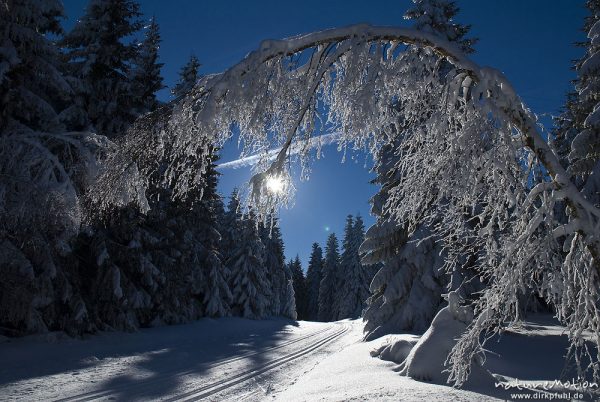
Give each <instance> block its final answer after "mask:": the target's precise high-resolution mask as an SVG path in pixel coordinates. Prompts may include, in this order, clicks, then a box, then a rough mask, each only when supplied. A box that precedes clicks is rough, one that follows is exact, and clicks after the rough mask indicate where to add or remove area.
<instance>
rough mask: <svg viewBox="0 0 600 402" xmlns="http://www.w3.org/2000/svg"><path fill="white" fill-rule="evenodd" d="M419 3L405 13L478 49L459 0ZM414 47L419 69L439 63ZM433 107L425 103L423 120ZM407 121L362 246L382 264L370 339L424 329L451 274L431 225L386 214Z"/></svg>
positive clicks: (389, 156)
mask: <svg viewBox="0 0 600 402" xmlns="http://www.w3.org/2000/svg"><path fill="white" fill-rule="evenodd" d="M414 3H415V6H414V8H412V9H410V10H409V11H407V12H406V14H405V18H406V19H410V20H413V21H414V26H415V28H416V29H419V30H422V31H424V32H430V33H432V34H434V35H439V36H441V37H443V38H445V39H447V40H448V41H450V42H456V43H458V44H459V46H460V47H461V50H463V51H464V52H465V53H471V52H473V47H472V46H473V44H474V43H475V42H476V40H475V39H468V38H466V37H465V36H466V35H467V34H468V31H469V28H470V27H469V26H465V25H461V24H458V23H456V22H454V21H453V18H454V17H455V16H456V14H457V13H458V11H459V10H458V8H457V7H456V5H455V3H454V2H452V1H447V0H415V1H414ZM409 52H410V53H412V56H413V58H412V59H411V60H409V63H410V64H412V66H413V68H415V71H419V69H421V68H422V66H423V64H431V65H437V64H439V63H440V60H439V59H438V58H437V57H435V56H434V55H431V54H427V52H426V51H425V50H423V49H421V48H418V47H412V48H410V49H409ZM442 63H443V64H442V66H441V67H439V68H440V69H441V70H444V71H443V72H442V73H441V74H437V77H436V79H438V80H440V81H443V80H445V79H446V77H445V76H444V74H445V73H448V71H449V70H450V69H451V68H452V65H451V64H450V63H448V62H444V61H442ZM410 64H409V65H410ZM417 66H418V67H417ZM416 90H419V91H421V96H429V97H430V98H429V102H434V100H433V98H435V97H436V96H437V94H436V93H435V92H433V91H428V90H427V89H426V88H421V89H416ZM394 107H395V108H399V109H401V108H403V107H405V106H404V105H403V104H402V102H398V103H396V104H395V105H394ZM429 111H430V109H423V111H422V113H423V114H422V116H421V118H422V119H423V120H424V119H426V118H427V114H428V113H429ZM402 123H403V122H402V121H400V122H399V124H398V125H397V127H398V128H399V130H392V138H391V139H390V141H389V143H387V144H385V145H384V146H383V147H382V148H381V149H380V150H379V155H378V158H377V164H376V167H375V171H376V172H377V178H376V179H375V182H376V183H378V184H380V185H381V189H380V190H379V192H378V193H377V194H376V195H375V196H374V197H373V198H372V199H371V205H372V209H371V213H372V214H374V215H375V216H377V222H376V223H375V224H374V225H373V226H372V227H371V228H369V230H368V231H367V234H366V239H367V241H366V242H365V243H364V244H363V245H362V247H361V252H362V253H364V254H365V259H364V260H363V262H365V263H370V264H381V268H380V270H379V271H378V272H377V274H376V275H375V277H374V280H373V282H372V283H371V284H370V286H371V287H370V292H371V296H370V298H369V301H368V308H367V310H366V311H365V315H364V321H365V328H364V331H365V339H366V340H371V339H375V338H377V337H380V336H382V335H385V334H388V333H392V332H400V331H406V330H414V331H424V330H425V329H426V328H427V327H428V326H429V323H430V322H431V320H432V319H433V317H434V315H435V313H436V312H437V311H438V310H439V308H440V306H441V305H442V304H443V303H444V301H443V299H442V293H443V290H444V287H445V286H447V285H448V277H447V276H446V275H444V273H443V272H442V271H443V265H444V259H443V258H439V257H438V256H436V254H439V253H440V252H441V247H439V246H436V245H435V240H434V239H430V238H429V237H430V236H431V235H432V233H431V231H430V230H429V229H428V228H426V227H421V228H419V229H417V230H416V231H415V233H412V234H410V233H408V231H407V228H406V227H403V225H402V224H400V223H399V222H396V221H395V220H394V219H390V216H389V214H388V215H386V214H385V205H386V203H387V202H388V199H389V190H390V189H392V188H394V187H395V186H397V185H398V182H399V180H400V179H401V177H400V176H401V175H402V174H403V172H402V171H401V170H400V169H398V168H397V166H396V165H397V163H398V160H399V158H400V157H401V153H400V152H399V146H400V145H401V140H400V139H396V138H394V137H401V136H402V135H403V131H405V130H410V129H412V127H410V126H405V125H404V124H402ZM416 236H425V237H416ZM422 240H424V241H422ZM428 253H432V255H430V256H429V255H428ZM432 264H436V265H432ZM456 271H457V272H455V274H454V279H455V282H456V284H454V286H455V287H457V286H461V285H462V282H463V279H465V278H463V275H461V273H460V272H458V271H460V269H456ZM459 277H460V278H459Z"/></svg>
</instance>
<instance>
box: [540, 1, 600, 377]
mask: <svg viewBox="0 0 600 402" xmlns="http://www.w3.org/2000/svg"><path fill="white" fill-rule="evenodd" d="M586 7H587V8H588V10H589V15H588V16H587V17H586V19H585V22H584V31H585V32H587V41H585V42H583V43H578V45H579V46H581V47H583V48H584V49H585V54H584V56H583V57H582V58H581V59H580V60H579V61H577V62H576V63H575V71H576V72H577V78H576V79H575V81H574V84H575V91H574V92H572V93H570V94H569V95H568V96H567V102H566V105H565V108H564V113H563V115H562V116H561V117H560V118H559V121H558V124H557V126H558V127H557V130H556V134H557V139H556V140H557V143H558V147H557V148H558V156H559V157H560V158H561V162H563V163H565V162H566V164H567V165H568V169H567V171H568V172H569V173H570V174H572V175H573V177H574V182H575V184H576V186H577V187H578V189H580V190H581V194H582V195H583V196H584V197H585V199H586V201H588V202H590V204H593V205H595V206H596V207H598V206H599V205H600V101H599V99H600V62H599V60H600V1H598V0H588V1H587V2H586ZM567 151H568V153H567ZM565 155H566V157H565ZM565 159H566V160H565ZM557 206H558V208H560V209H559V210H558V211H557V213H556V215H557V217H558V218H559V219H560V222H561V223H564V224H565V225H566V226H567V227H569V226H579V225H580V224H581V220H582V219H583V220H584V221H585V220H590V221H591V222H594V221H593V219H592V218H591V217H586V218H583V217H582V216H581V215H580V213H578V212H577V211H575V210H574V208H573V204H572V202H571V201H570V200H568V199H567V200H561V201H560V202H557ZM558 208H556V209H558ZM591 222H590V224H591ZM596 225H597V223H596ZM565 236H566V240H565V243H564V249H563V254H566V257H564V261H565V263H564V264H561V272H560V273H556V272H554V271H553V270H551V271H550V272H546V273H545V275H546V277H547V278H549V279H548V282H550V284H549V285H548V286H547V287H546V288H545V290H546V291H547V293H548V294H549V296H550V297H549V298H550V299H551V301H552V302H553V303H554V305H555V306H556V310H557V315H558V317H559V319H560V320H561V321H562V322H564V323H566V324H567V325H568V327H569V329H570V338H571V346H570V349H569V353H568V356H569V357H570V358H573V359H574V360H575V361H576V362H577V367H578V368H579V369H580V372H579V373H578V374H579V375H580V376H581V377H583V376H584V374H585V373H586V372H592V373H593V375H594V378H595V379H598V378H600V363H599V361H600V352H598V351H590V350H589V349H588V347H587V346H586V340H585V335H583V332H582V330H581V328H582V326H584V325H583V324H582V323H583V322H585V323H586V324H585V328H587V330H591V331H592V332H593V333H594V334H595V335H596V336H597V337H598V339H597V340H596V348H598V344H599V343H600V335H599V334H600V318H599V317H600V302H599V300H600V263H598V254H597V253H596V252H595V249H594V247H591V246H590V245H589V244H588V245H585V239H586V236H585V235H583V234H582V233H581V232H577V233H573V234H567V233H565ZM552 285H554V286H552ZM581 361H588V362H589V364H587V366H583V367H582V366H581V363H580V362H581Z"/></svg>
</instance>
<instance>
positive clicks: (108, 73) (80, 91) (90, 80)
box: [62, 0, 142, 138]
mask: <svg viewBox="0 0 600 402" xmlns="http://www.w3.org/2000/svg"><path fill="white" fill-rule="evenodd" d="M139 8H140V7H139V5H138V3H136V2H135V1H133V0H90V2H89V3H88V6H87V8H86V12H85V14H84V15H83V17H81V18H80V19H79V20H78V21H77V23H76V24H75V26H74V28H73V29H72V30H71V32H69V33H68V34H67V35H66V36H65V37H64V39H63V41H62V46H63V47H64V48H65V50H66V52H67V58H68V60H69V70H70V73H71V74H72V75H73V76H74V77H76V78H78V82H79V86H78V88H76V92H77V101H78V102H79V104H80V105H81V107H82V109H83V111H85V112H86V113H87V117H88V119H89V121H90V122H91V124H92V126H93V127H94V129H95V130H96V132H97V133H98V134H102V135H105V136H107V137H109V138H114V137H117V136H120V135H123V134H124V133H125V130H126V129H127V127H128V126H129V125H130V124H131V123H132V122H133V120H134V119H135V117H136V116H137V111H136V107H135V104H134V103H135V98H136V97H135V96H131V93H132V90H133V86H132V82H131V79H130V71H131V68H132V64H133V63H134V61H135V59H136V56H137V48H136V46H135V44H134V43H125V42H124V41H126V40H128V38H129V37H130V36H131V35H132V34H134V33H136V32H137V31H138V30H139V29H140V28H141V26H142V24H141V22H140V21H139V20H138V17H139V16H140V15H141V14H140V11H139Z"/></svg>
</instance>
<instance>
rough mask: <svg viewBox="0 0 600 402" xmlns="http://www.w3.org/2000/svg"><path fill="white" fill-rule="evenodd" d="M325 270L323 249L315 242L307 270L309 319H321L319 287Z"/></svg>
mask: <svg viewBox="0 0 600 402" xmlns="http://www.w3.org/2000/svg"><path fill="white" fill-rule="evenodd" d="M322 271H323V250H322V249H321V246H319V244H318V243H313V245H312V251H311V253H310V259H309V261H308V268H307V270H306V287H307V309H306V310H307V319H308V320H311V321H317V320H318V319H319V287H320V285H321V279H322Z"/></svg>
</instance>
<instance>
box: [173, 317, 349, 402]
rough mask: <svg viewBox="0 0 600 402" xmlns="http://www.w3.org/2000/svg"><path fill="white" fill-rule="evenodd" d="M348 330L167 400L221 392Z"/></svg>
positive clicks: (315, 347)
mask: <svg viewBox="0 0 600 402" xmlns="http://www.w3.org/2000/svg"><path fill="white" fill-rule="evenodd" d="M348 330H349V327H348V326H346V325H344V326H343V327H342V329H340V330H339V331H336V332H335V333H334V334H333V335H328V336H326V337H324V338H320V339H319V340H317V341H316V342H313V343H311V344H310V345H309V346H307V347H305V348H302V349H300V350H298V351H295V352H292V353H290V354H287V355H285V356H282V357H280V358H278V359H275V360H273V361H271V362H269V363H267V364H264V365H263V366H261V367H258V368H254V369H251V370H247V371H244V372H242V373H239V374H238V375H236V376H234V377H233V378H231V379H228V380H220V381H216V382H214V383H211V384H207V385H205V386H202V387H200V388H197V389H194V390H192V391H188V392H186V393H184V394H181V395H178V396H176V397H173V398H169V399H166V400H165V402H174V401H197V400H200V399H203V398H206V397H208V396H211V395H214V394H216V393H218V392H221V391H223V390H225V389H227V388H230V387H232V386H234V385H237V384H240V383H242V382H244V381H247V380H249V379H251V378H254V377H256V376H258V375H260V374H263V373H265V372H267V371H269V370H272V369H274V368H276V367H279V366H281V365H283V364H286V363H289V362H291V361H293V360H296V359H298V358H300V357H303V356H306V355H308V354H310V353H311V352H314V351H315V350H317V349H319V348H321V347H322V346H324V345H326V344H328V343H331V342H333V341H334V340H335V339H337V338H339V337H340V336H342V335H343V334H345V333H346V332H347V331H348Z"/></svg>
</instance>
